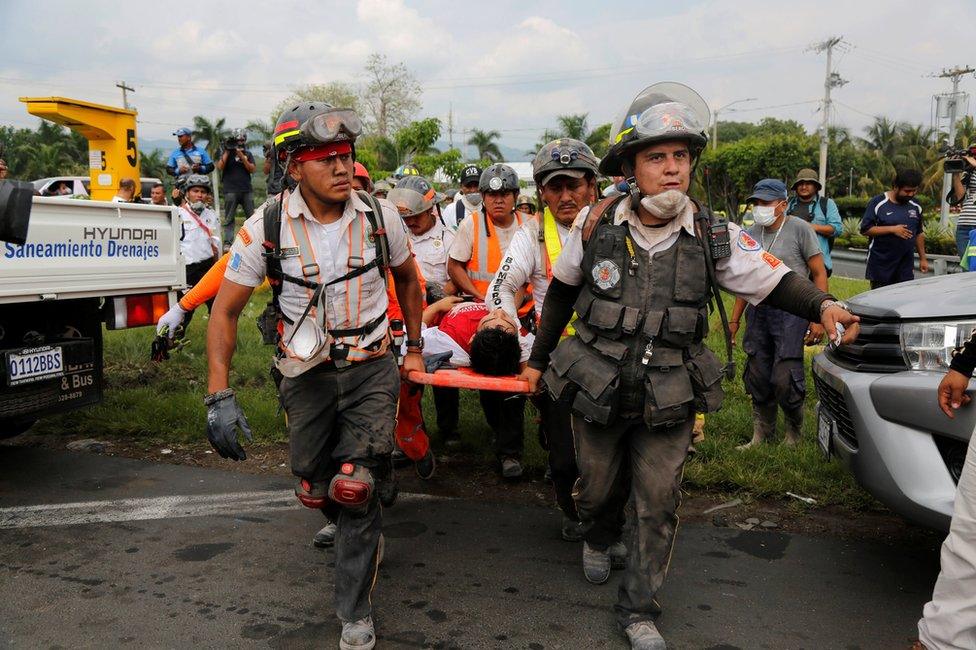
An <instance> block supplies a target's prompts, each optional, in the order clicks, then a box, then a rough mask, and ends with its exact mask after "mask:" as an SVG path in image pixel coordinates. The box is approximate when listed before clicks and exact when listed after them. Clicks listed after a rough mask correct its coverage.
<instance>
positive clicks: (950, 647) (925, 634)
mask: <svg viewBox="0 0 976 650" xmlns="http://www.w3.org/2000/svg"><path fill="white" fill-rule="evenodd" d="M970 408H972V407H970ZM940 559H941V563H942V570H941V571H940V572H939V577H938V579H937V580H936V581H935V589H934V590H933V591H932V600H931V601H930V602H928V603H926V604H925V608H924V609H923V610H922V620H920V621H919V622H918V639H919V641H921V642H922V643H924V644H925V647H926V648H928V649H929V650H964V649H965V650H971V649H972V648H976V432H974V434H973V436H972V437H971V438H970V439H969V450H968V451H967V452H966V462H965V464H964V465H963V468H962V475H961V476H960V477H959V484H958V485H957V486H956V501H955V505H954V506H953V511H952V524H950V526H949V536H948V537H946V539H945V542H943V544H942V555H941V558H940Z"/></svg>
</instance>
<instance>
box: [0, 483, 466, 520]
mask: <svg viewBox="0 0 976 650" xmlns="http://www.w3.org/2000/svg"><path fill="white" fill-rule="evenodd" d="M445 498H447V497H438V496H433V495H429V494H412V493H401V494H400V496H399V497H398V500H399V501H404V502H409V501H432V500H439V499H445ZM302 507H303V506H301V504H299V503H298V501H297V499H296V498H295V493H294V492H293V491H292V490H264V491H261V492H233V493H230V494H194V495H183V496H165V497H150V498H142V499H115V500H111V501H84V502H79V503H49V504H43V505H36V506H13V507H10V508H0V529H3V528H36V527H41V526H76V525H78V524H98V523H109V522H116V521H144V520H147V519H179V518H183V517H208V516H213V515H225V514H241V513H245V512H258V511H262V510H282V509H295V508H302Z"/></svg>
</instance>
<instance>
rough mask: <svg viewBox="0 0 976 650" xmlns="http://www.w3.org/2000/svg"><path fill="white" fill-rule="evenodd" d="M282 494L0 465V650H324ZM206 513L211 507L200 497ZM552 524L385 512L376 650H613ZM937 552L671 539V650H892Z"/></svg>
mask: <svg viewBox="0 0 976 650" xmlns="http://www.w3.org/2000/svg"><path fill="white" fill-rule="evenodd" d="M290 490H291V484H290V483H289V482H283V481H282V480H281V479H280V478H265V477H261V476H251V475H244V474H239V473H233V472H224V471H216V470H212V469H200V468H191V467H183V466H176V465H162V464H154V463H147V462H143V461H136V460H130V459H122V458H113V457H105V456H99V455H94V454H87V453H70V452H52V451H45V450H40V449H30V448H20V447H2V448H0V647H4V648H6V647H10V648H28V647H30V648H55V647H64V648H67V647H71V648H87V647H93V648H106V647H143V648H187V647H272V648H312V647H316V648H334V647H336V646H337V638H338V629H339V628H338V624H337V623H336V621H335V618H334V615H333V612H332V606H331V593H332V580H333V565H332V561H333V556H332V553H331V551H323V550H318V549H315V548H314V547H312V546H311V544H310V538H311V536H312V534H313V533H314V532H315V530H317V528H318V527H319V526H320V525H321V522H322V517H321V516H320V515H319V514H318V513H316V512H311V511H308V510H306V509H304V508H302V507H301V506H299V505H297V502H296V501H295V500H294V498H293V496H291V495H290ZM214 495H219V496H218V497H215V496H214ZM558 525H559V516H558V514H557V513H555V512H553V511H550V510H548V509H544V508H539V507H533V506H524V505H511V504H506V503H493V502H475V501H467V500H452V499H437V498H425V497H422V496H414V497H410V496H408V497H406V498H402V499H401V501H400V502H399V503H397V505H396V506H395V507H393V508H392V509H389V510H387V511H386V513H385V525H384V529H385V534H386V538H387V545H386V559H385V561H384V563H383V565H382V567H381V570H380V577H379V581H378V584H377V587H376V590H375V592H374V595H373V603H374V610H375V620H376V622H377V630H378V633H379V639H380V642H379V644H378V646H377V647H380V648H442V649H443V648H528V649H532V650H539V649H542V648H626V647H627V645H626V642H625V640H624V639H623V637H622V636H620V634H619V633H618V632H617V630H616V628H615V624H614V619H613V615H612V610H611V605H612V603H613V601H614V599H615V596H616V582H617V581H616V579H615V578H614V579H611V581H610V583H608V584H607V585H603V586H600V587H594V586H591V585H589V584H587V583H586V582H585V581H584V579H583V576H582V571H581V568H580V548H579V546H578V545H576V544H569V543H566V542H563V541H561V540H559V539H558ZM937 563H938V556H937V549H934V548H925V549H918V548H896V547H889V546H883V545H878V544H867V543H857V542H845V541H840V540H836V539H826V538H813V537H805V536H800V535H788V534H783V533H778V532H757V531H741V530H738V529H735V530H733V529H726V528H715V527H712V526H683V527H682V528H681V529H680V531H679V535H678V543H677V547H676V551H675V554H674V558H673V561H672V564H671V571H670V576H669V579H668V582H667V584H666V588H665V591H664V593H663V594H662V595H661V602H662V604H663V606H664V610H665V611H664V616H663V618H662V619H661V621H660V628H661V630H662V632H663V633H664V634H665V636H666V638H667V639H668V640H669V641H670V643H671V646H670V647H672V648H679V649H680V648H709V649H712V650H718V649H725V650H731V649H734V648H790V649H798V648H851V649H853V648H902V647H907V646H908V645H909V644H910V642H911V640H912V639H913V638H914V635H915V625H916V620H917V618H918V616H919V613H920V611H921V607H922V604H923V603H924V602H925V601H926V600H927V597H928V595H929V593H930V591H931V586H932V584H933V582H934V579H935V575H936V573H937V569H938V564H937Z"/></svg>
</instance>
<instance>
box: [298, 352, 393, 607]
mask: <svg viewBox="0 0 976 650" xmlns="http://www.w3.org/2000/svg"><path fill="white" fill-rule="evenodd" d="M280 391H281V400H282V404H283V406H284V408H285V413H287V415H288V437H289V441H290V447H291V471H292V473H293V474H295V476H299V477H301V478H306V479H309V480H310V481H315V482H323V481H325V482H328V481H330V480H331V479H332V477H333V476H334V475H335V474H336V472H337V470H338V467H339V465H340V464H342V463H344V462H351V463H355V464H357V465H363V466H365V467H368V468H370V469H371V470H373V471H374V473H375V468H377V467H378V465H379V463H380V462H381V461H380V458H381V457H382V456H384V455H389V454H390V453H391V452H392V451H393V429H394V427H395V425H396V404H397V395H398V394H399V392H400V375H399V373H398V371H397V366H396V363H394V361H393V355H392V354H387V355H386V356H384V357H380V358H378V359H376V360H371V361H364V362H359V363H354V364H352V365H351V366H349V367H347V368H345V369H343V370H336V369H334V368H331V367H327V366H324V365H321V366H316V367H315V368H312V369H311V370H309V371H308V372H306V373H304V374H302V375H299V376H298V377H294V378H289V377H285V378H284V379H282V381H281V387H280ZM330 505H331V504H330ZM337 514H338V520H337V521H336V525H337V530H336V562H335V606H336V614H337V615H338V617H339V619H340V620H342V621H356V620H359V619H361V618H363V617H365V616H368V615H369V614H370V593H371V592H372V589H373V584H374V582H375V579H376V569H377V564H376V549H377V544H378V543H379V538H380V532H381V529H382V523H383V522H382V516H381V508H380V504H379V501H378V500H377V499H376V497H375V496H374V497H373V498H372V499H371V500H370V502H369V505H368V507H367V508H366V510H365V511H364V512H361V513H359V512H353V511H350V510H349V509H347V508H340V509H339V510H338V513H337Z"/></svg>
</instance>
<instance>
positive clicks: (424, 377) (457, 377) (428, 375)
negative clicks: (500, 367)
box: [407, 368, 529, 393]
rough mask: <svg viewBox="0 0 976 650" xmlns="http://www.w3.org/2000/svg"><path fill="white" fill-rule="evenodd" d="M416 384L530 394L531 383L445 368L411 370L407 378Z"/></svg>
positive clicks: (465, 369)
mask: <svg viewBox="0 0 976 650" xmlns="http://www.w3.org/2000/svg"><path fill="white" fill-rule="evenodd" d="M407 379H408V380H409V381H412V382H413V383H415V384H425V385H427V386H441V387H444V388H472V389H477V390H497V391H500V392H503V393H528V392H529V382H527V381H523V380H521V379H516V378H515V375H507V376H503V377H489V376H487V375H479V374H478V373H476V372H474V371H472V370H471V368H450V369H448V368H444V369H441V370H437V371H435V372H417V371H416V370H411V371H410V374H409V375H408V376H407Z"/></svg>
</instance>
